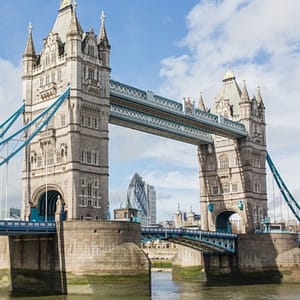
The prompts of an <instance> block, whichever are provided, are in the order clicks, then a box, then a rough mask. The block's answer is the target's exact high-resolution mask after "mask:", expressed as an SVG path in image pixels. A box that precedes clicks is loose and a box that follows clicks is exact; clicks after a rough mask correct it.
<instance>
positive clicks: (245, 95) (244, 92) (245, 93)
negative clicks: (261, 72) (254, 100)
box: [241, 80, 250, 102]
mask: <svg viewBox="0 0 300 300" xmlns="http://www.w3.org/2000/svg"><path fill="white" fill-rule="evenodd" d="M241 102H250V98H249V94H248V90H247V87H246V80H244V85H243V88H242V95H241Z"/></svg>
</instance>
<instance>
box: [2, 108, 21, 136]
mask: <svg viewBox="0 0 300 300" xmlns="http://www.w3.org/2000/svg"><path fill="white" fill-rule="evenodd" d="M24 109H25V104H24V103H23V104H22V105H21V107H20V108H19V109H17V111H16V112H14V113H13V114H12V115H11V116H10V117H9V118H8V119H7V120H5V121H4V122H3V123H2V124H0V130H1V129H2V132H1V133H0V138H3V137H4V135H5V133H6V132H7V131H8V130H9V129H10V128H11V127H12V125H13V124H14V123H15V121H16V120H17V119H18V118H19V116H20V115H21V114H22V113H23V112H24ZM5 125H6V126H5Z"/></svg>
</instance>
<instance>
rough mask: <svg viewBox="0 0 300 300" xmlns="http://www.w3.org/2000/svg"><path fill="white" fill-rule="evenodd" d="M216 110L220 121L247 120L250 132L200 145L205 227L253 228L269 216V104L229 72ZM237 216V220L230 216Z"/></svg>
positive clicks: (226, 229) (259, 94) (240, 230)
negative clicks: (267, 134) (266, 163)
mask: <svg viewBox="0 0 300 300" xmlns="http://www.w3.org/2000/svg"><path fill="white" fill-rule="evenodd" d="M199 103H202V106H203V102H202V101H200V102H199ZM203 108H204V107H203ZM212 110H213V113H216V114H218V115H219V118H220V120H221V119H222V117H226V118H229V119H232V120H234V121H239V122H241V123H243V124H244V125H245V127H246V130H247V132H248V136H247V138H245V139H241V140H233V139H228V138H223V137H219V136H216V137H215V138H214V144H213V145H200V146H199V148H198V158H199V165H200V176H199V177H200V211H201V228H202V229H203V230H210V231H215V230H217V231H223V232H224V231H230V230H231V229H235V231H237V232H238V233H248V232H253V231H254V230H255V229H257V228H259V227H260V225H261V221H262V219H263V217H265V216H266V215H267V192H266V165H265V159H266V138H265V107H264V104H263V100H262V97H261V93H260V90H259V88H258V90H257V93H256V96H253V98H252V99H250V98H249V95H248V91H247V88H246V83H245V82H244V84H243V87H242V89H240V87H239V85H238V84H237V82H236V79H235V77H234V75H233V73H232V72H231V71H228V72H227V73H226V74H225V77H224V79H223V85H222V88H221V90H220V93H219V95H218V96H217V98H216V101H215V104H214V107H213V109H212ZM233 214H235V216H236V217H237V218H236V219H237V220H236V221H234V220H230V219H229V218H230V217H231V216H232V215H233ZM232 218H234V217H233V216H232ZM233 227H235V228H233Z"/></svg>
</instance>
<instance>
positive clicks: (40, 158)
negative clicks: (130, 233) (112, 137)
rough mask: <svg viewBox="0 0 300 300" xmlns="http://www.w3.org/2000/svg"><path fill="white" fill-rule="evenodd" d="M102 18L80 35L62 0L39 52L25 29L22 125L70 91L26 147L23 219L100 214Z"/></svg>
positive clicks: (103, 197) (104, 106)
mask: <svg viewBox="0 0 300 300" xmlns="http://www.w3.org/2000/svg"><path fill="white" fill-rule="evenodd" d="M101 19H102V20H101V23H102V25H101V28H100V32H99V35H98V37H97V35H96V34H95V33H94V31H93V30H92V29H90V30H89V31H88V32H84V31H83V30H82V27H81V26H80V24H79V21H78V19H77V16H76V4H75V1H74V2H73V1H71V0H64V1H61V4H60V8H59V11H58V16H57V18H56V21H55V23H54V25H53V27H52V29H51V31H50V33H49V35H48V36H47V38H46V39H45V40H44V44H43V49H42V51H41V53H40V54H37V53H36V51H35V47H34V43H33V39H32V29H31V28H30V29H29V37H28V41H27V45H26V48H25V52H24V55H23V97H24V99H25V103H26V109H25V114H24V122H25V123H27V122H29V121H30V120H32V119H33V118H34V117H35V116H36V115H37V114H38V113H39V112H41V111H42V110H44V109H45V108H46V107H48V106H49V104H50V103H51V102H52V101H53V100H54V99H55V98H56V97H58V96H59V95H60V94H61V93H62V92H63V91H64V90H65V89H66V87H67V86H68V85H70V86H71V92H70V98H69V99H68V101H66V102H65V103H64V104H63V106H62V107H61V108H60V109H59V111H58V112H57V113H56V114H55V115H54V116H53V118H52V119H51V120H50V122H49V123H48V125H47V127H45V128H44V129H43V130H42V132H40V133H39V134H38V136H37V137H35V138H34V139H33V140H32V142H31V143H30V144H29V145H28V146H27V148H26V151H25V159H24V166H23V208H24V209H23V216H24V217H25V218H26V219H32V220H33V219H35V220H44V219H47V220H52V219H54V217H55V213H57V214H58V215H59V213H60V212H61V210H62V211H63V212H64V213H63V215H64V216H65V217H66V218H67V219H69V220H71V219H87V220H97V219H106V216H107V213H108V209H109V207H108V116H109V74H110V68H109V57H110V45H109V42H108V38H107V34H106V30H105V24H104V19H105V16H104V15H102V18H101ZM30 27H31V26H30ZM57 204H59V206H58V205H57Z"/></svg>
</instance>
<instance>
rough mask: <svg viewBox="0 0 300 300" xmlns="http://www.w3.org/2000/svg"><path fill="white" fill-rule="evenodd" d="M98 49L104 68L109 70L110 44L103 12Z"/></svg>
mask: <svg viewBox="0 0 300 300" xmlns="http://www.w3.org/2000/svg"><path fill="white" fill-rule="evenodd" d="M98 49H99V54H100V59H101V60H102V66H103V67H107V68H109V58H110V44H109V41H108V37H107V33H106V29H105V14H104V12H103V11H102V14H101V27H100V32H99V36H98Z"/></svg>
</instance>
